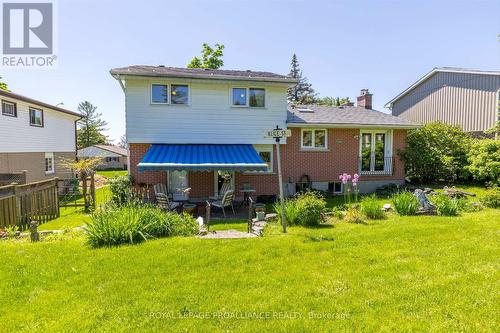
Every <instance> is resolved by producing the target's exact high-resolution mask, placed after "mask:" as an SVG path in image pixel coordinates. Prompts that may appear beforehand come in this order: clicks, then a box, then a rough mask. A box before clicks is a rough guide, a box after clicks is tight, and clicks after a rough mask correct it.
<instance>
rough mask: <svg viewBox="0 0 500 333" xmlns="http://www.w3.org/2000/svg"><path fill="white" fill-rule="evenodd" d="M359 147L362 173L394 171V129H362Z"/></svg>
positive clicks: (387, 172) (388, 172)
mask: <svg viewBox="0 0 500 333" xmlns="http://www.w3.org/2000/svg"><path fill="white" fill-rule="evenodd" d="M359 149H360V151H359V154H360V161H359V163H360V167H359V168H360V172H361V173H362V174H390V173H391V172H392V131H387V130H386V131H384V130H370V131H367V130H363V131H361V135H360V148H359Z"/></svg>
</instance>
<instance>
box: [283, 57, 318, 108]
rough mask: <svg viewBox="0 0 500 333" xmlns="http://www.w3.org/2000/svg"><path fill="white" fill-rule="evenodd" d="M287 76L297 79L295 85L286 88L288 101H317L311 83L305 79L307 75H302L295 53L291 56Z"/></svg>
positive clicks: (306, 102)
mask: <svg viewBox="0 0 500 333" xmlns="http://www.w3.org/2000/svg"><path fill="white" fill-rule="evenodd" d="M288 76H290V77H293V78H294V79H298V81H299V82H298V83H297V85H295V86H294V87H292V88H289V89H288V101H289V102H291V103H298V104H313V103H316V102H317V99H316V93H315V92H314V89H313V88H312V85H311V84H310V83H309V82H308V81H307V77H303V76H302V70H301V69H300V65H299V61H298V59H297V55H296V54H295V53H294V54H293V56H292V62H291V68H290V73H289V74H288Z"/></svg>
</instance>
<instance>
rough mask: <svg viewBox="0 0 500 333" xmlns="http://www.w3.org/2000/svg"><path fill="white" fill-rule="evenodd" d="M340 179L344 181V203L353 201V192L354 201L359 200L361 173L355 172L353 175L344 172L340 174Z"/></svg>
mask: <svg viewBox="0 0 500 333" xmlns="http://www.w3.org/2000/svg"><path fill="white" fill-rule="evenodd" d="M339 179H340V181H341V182H342V185H343V189H344V203H345V204H350V203H351V193H354V202H358V195H359V187H358V182H359V175H358V174H357V173H355V174H354V175H353V176H352V177H351V175H349V174H347V173H345V172H344V173H343V174H341V175H340V176H339Z"/></svg>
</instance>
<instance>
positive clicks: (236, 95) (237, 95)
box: [233, 88, 247, 106]
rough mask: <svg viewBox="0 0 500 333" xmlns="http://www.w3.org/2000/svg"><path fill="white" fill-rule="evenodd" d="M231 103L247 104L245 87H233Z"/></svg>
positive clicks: (237, 104) (236, 104) (235, 104)
mask: <svg viewBox="0 0 500 333" xmlns="http://www.w3.org/2000/svg"><path fill="white" fill-rule="evenodd" d="M233 105H234V106H246V105H247V89H246V88H233Z"/></svg>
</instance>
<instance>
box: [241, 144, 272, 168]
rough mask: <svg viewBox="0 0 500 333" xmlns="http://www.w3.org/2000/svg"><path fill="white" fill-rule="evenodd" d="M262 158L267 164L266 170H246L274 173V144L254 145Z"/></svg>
mask: <svg viewBox="0 0 500 333" xmlns="http://www.w3.org/2000/svg"><path fill="white" fill-rule="evenodd" d="M254 148H255V151H257V153H258V154H259V156H260V158H262V160H263V161H264V162H265V163H266V164H267V170H266V171H246V172H245V173H272V172H273V168H274V156H273V146H268V147H266V146H265V145H263V146H254Z"/></svg>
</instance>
